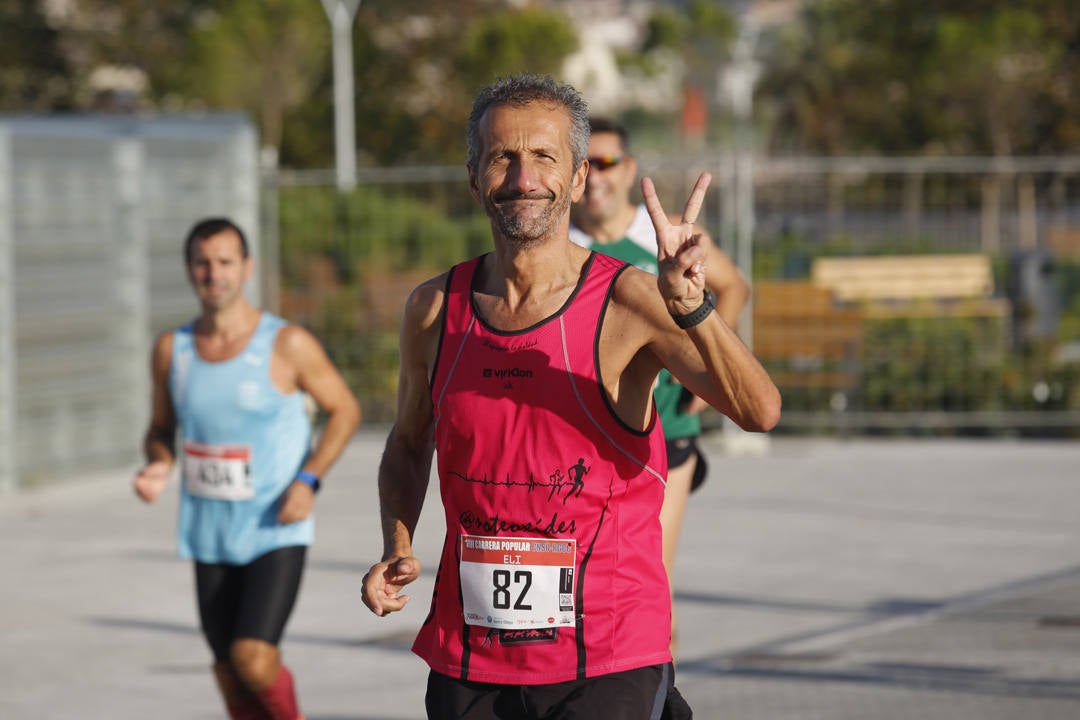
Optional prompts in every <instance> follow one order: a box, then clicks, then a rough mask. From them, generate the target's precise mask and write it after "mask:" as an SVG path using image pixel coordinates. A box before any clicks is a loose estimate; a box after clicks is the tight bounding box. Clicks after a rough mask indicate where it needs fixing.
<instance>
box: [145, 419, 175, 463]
mask: <svg viewBox="0 0 1080 720" xmlns="http://www.w3.org/2000/svg"><path fill="white" fill-rule="evenodd" d="M175 444H176V437H175V433H167V432H164V431H161V430H155V429H153V428H151V429H150V430H148V431H147V432H146V436H145V437H144V438H143V456H144V457H145V458H146V462H147V464H149V463H153V462H165V463H168V464H169V465H172V464H174V463H175V462H176V450H175Z"/></svg>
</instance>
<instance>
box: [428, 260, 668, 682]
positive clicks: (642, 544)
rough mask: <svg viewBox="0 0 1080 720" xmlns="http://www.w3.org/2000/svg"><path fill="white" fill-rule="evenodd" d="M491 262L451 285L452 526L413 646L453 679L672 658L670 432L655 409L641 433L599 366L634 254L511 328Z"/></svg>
mask: <svg viewBox="0 0 1080 720" xmlns="http://www.w3.org/2000/svg"><path fill="white" fill-rule="evenodd" d="M484 257H487V258H488V259H487V261H488V262H491V261H492V259H491V257H490V256H484ZM484 257H481V258H474V259H473V260H471V261H469V262H466V263H463V264H461V265H458V266H456V267H455V268H454V269H453V270H452V271H451V273H450V277H449V279H448V281H447V298H446V308H445V310H446V313H445V326H444V328H443V332H442V338H441V340H440V346H439V354H438V359H437V362H436V369H435V373H434V378H433V382H432V401H433V403H434V412H435V447H436V452H437V458H438V472H439V483H440V492H441V495H442V502H443V507H444V509H445V512H446V527H447V533H446V540H445V544H444V546H443V552H442V558H441V561H440V566H439V573H438V576H437V579H436V586H435V593H434V596H433V598H432V603H431V611H430V613H429V615H428V617H427V619H426V620H425V621H424V625H423V627H422V628H421V629H420V633H419V635H418V636H417V638H416V642H415V643H414V645H413V651H414V652H416V653H417V654H418V655H419V656H420V657H422V658H423V659H424V660H426V661H427V662H428V664H429V665H430V666H431V668H432V669H433V670H435V671H436V672H439V673H443V674H445V675H449V676H451V677H458V678H461V679H465V680H473V681H478V682H493V683H506V684H526V685H532V684H544V683H555V682H564V681H567V680H574V679H580V678H586V677H594V676H597V675H602V674H607V673H612V672H620V671H623V670H631V669H634V668H638V667H643V666H646V665H655V664H659V663H666V662H668V661H669V660H670V659H671V654H670V651H669V640H670V634H671V601H670V595H669V592H668V585H667V576H666V574H665V572H664V566H663V562H662V559H661V533H660V520H659V512H660V505H661V503H662V502H663V498H664V482H665V480H666V477H667V455H666V452H665V447H664V438H663V432H662V430H661V428H660V423H659V422H658V421H657V420H656V417H655V412H654V414H653V419H652V420H651V421H650V426H649V428H648V429H647V430H645V431H638V430H635V429H633V428H630V427H628V426H627V425H626V424H624V423H623V422H622V421H620V420H619V419H618V418H617V417H616V416H615V414H614V412H613V411H612V409H611V406H610V404H609V401H608V399H607V394H606V393H605V392H604V390H603V387H602V385H601V383H600V379H599V373H598V368H597V342H598V338H599V334H600V322H601V319H602V317H603V313H604V309H605V307H606V306H607V302H608V298H609V296H610V293H611V288H612V285H613V283H614V281H615V278H616V277H617V276H618V274H619V272H620V271H621V270H622V269H623V268H624V267H626V264H625V263H623V262H622V261H619V260H614V259H612V258H608V257H606V256H604V255H599V254H596V253H593V255H592V256H591V257H590V259H589V260H588V262H587V263H586V265H585V268H584V270H583V272H582V280H581V282H580V283H579V285H578V287H577V289H576V290H575V291H574V293H573V294H572V295H571V297H570V299H569V300H568V301H567V302H566V304H565V305H564V306H563V307H562V309H560V310H559V311H558V312H557V313H555V314H554V315H553V316H551V317H549V318H547V319H546V320H543V321H542V322H539V323H537V324H536V325H534V326H532V327H530V328H527V329H525V330H521V331H515V332H501V331H499V330H496V329H494V328H492V327H489V326H488V325H486V324H485V323H484V321H483V320H482V319H480V318H479V317H478V316H477V314H476V312H475V309H474V305H473V303H472V285H473V278H474V275H475V274H476V270H477V267H478V265H479V263H480V261H482V260H483V259H484Z"/></svg>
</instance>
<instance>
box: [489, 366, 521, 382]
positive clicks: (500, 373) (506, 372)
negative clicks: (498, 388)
mask: <svg viewBox="0 0 1080 720" xmlns="http://www.w3.org/2000/svg"><path fill="white" fill-rule="evenodd" d="M532 376H533V371H532V370H526V369H524V368H484V377H486V378H494V379H496V380H509V379H511V378H513V379H517V380H521V379H526V378H531V377H532Z"/></svg>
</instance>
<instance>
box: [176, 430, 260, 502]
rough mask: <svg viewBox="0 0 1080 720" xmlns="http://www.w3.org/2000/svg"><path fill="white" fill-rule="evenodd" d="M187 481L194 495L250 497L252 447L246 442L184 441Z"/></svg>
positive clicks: (251, 492) (246, 498) (252, 493)
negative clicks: (219, 443)
mask: <svg viewBox="0 0 1080 720" xmlns="http://www.w3.org/2000/svg"><path fill="white" fill-rule="evenodd" d="M184 485H185V487H186V488H187V491H188V492H189V493H191V494H192V495H198V496H199V497H204V498H212V499H215V500H250V499H251V498H253V497H255V486H254V485H252V483H251V448H250V447H248V446H247V445H204V444H203V443H197V442H185V443H184Z"/></svg>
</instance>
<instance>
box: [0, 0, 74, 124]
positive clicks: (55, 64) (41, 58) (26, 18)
mask: <svg viewBox="0 0 1080 720" xmlns="http://www.w3.org/2000/svg"><path fill="white" fill-rule="evenodd" d="M71 104H72V84H71V79H70V69H69V67H68V64H67V61H66V60H65V58H64V57H63V54H62V53H61V50H60V46H59V34H58V33H57V31H56V29H55V28H53V27H51V26H50V25H49V24H48V23H47V22H46V19H45V17H44V16H43V15H42V13H41V6H40V3H38V2H36V1H35V0H8V1H7V2H3V3H0V111H4V112H48V111H53V110H66V109H68V108H70V107H71Z"/></svg>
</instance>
